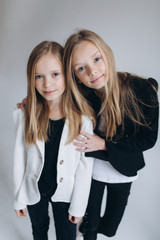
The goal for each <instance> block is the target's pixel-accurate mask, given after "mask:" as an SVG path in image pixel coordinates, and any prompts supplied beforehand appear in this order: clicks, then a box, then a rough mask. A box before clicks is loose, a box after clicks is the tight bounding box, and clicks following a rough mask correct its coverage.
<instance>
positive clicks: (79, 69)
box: [78, 66, 86, 72]
mask: <svg viewBox="0 0 160 240" xmlns="http://www.w3.org/2000/svg"><path fill="white" fill-rule="evenodd" d="M85 68H86V67H84V66H83V67H80V68H78V71H79V72H82V71H83V70H84V69H85Z"/></svg>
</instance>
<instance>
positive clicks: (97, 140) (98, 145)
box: [73, 132, 107, 152]
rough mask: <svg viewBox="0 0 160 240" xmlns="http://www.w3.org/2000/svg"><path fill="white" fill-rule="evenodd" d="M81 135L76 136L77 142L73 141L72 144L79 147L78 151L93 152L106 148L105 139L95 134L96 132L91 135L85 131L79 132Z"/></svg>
mask: <svg viewBox="0 0 160 240" xmlns="http://www.w3.org/2000/svg"><path fill="white" fill-rule="evenodd" d="M80 134H81V135H82V136H78V137H77V138H76V140H78V142H73V144H74V145H75V146H77V147H79V148H77V150H78V151H80V152H93V151H98V150H107V149H106V144H105V139H103V138H101V137H99V136H97V135H96V134H94V135H91V134H89V133H86V132H80Z"/></svg>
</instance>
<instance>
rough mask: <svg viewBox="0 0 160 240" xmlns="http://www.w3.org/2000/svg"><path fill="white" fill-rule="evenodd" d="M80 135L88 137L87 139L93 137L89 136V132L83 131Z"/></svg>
mask: <svg viewBox="0 0 160 240" xmlns="http://www.w3.org/2000/svg"><path fill="white" fill-rule="evenodd" d="M80 134H81V135H83V136H85V137H87V138H91V137H92V136H93V135H91V134H89V133H87V132H83V131H81V132H80Z"/></svg>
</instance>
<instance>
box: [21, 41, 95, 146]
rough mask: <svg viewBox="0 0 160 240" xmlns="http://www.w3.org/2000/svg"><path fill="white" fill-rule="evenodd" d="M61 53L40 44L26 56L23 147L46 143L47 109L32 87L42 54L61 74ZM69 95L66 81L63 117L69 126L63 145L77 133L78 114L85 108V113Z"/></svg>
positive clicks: (45, 43) (53, 44)
mask: <svg viewBox="0 0 160 240" xmlns="http://www.w3.org/2000/svg"><path fill="white" fill-rule="evenodd" d="M63 50H64V49H63V47H62V46H61V45H60V44H59V43H56V42H50V41H43V42H41V43H40V44H38V45H37V46H36V47H35V48H34V49H33V51H32V52H31V54H30V57H29V60H28V64H27V82H28V87H27V104H26V111H25V140H26V144H27V145H29V144H32V143H33V144H35V143H36V141H37V140H45V141H47V140H48V136H47V132H48V129H49V108H48V104H47V101H46V100H45V99H44V98H43V97H42V96H41V95H40V94H39V93H38V91H37V90H36V88H35V68H36V64H37V62H38V60H39V59H40V58H41V57H42V56H43V55H46V54H50V53H51V54H53V55H54V57H56V58H57V60H58V61H59V63H60V65H61V67H62V71H63V73H64V69H63ZM73 95H74V94H73V92H72V89H71V88H70V82H68V80H67V81H66V88H65V91H64V93H63V98H62V107H63V115H64V116H65V117H66V118H67V120H68V125H69V135H68V141H67V143H70V142H72V141H73V140H74V139H75V138H76V137H77V135H78V134H79V133H80V130H81V126H82V114H83V113H84V112H87V110H86V108H85V111H83V109H81V108H79V102H78V101H76V100H77V99H74V98H73V97H72V96H73ZM84 105H85V104H84ZM91 111H93V110H91ZM87 113H88V112H87ZM86 115H87V114H86ZM93 115H94V114H93ZM87 116H88V117H90V119H93V117H92V115H91V114H88V115H87Z"/></svg>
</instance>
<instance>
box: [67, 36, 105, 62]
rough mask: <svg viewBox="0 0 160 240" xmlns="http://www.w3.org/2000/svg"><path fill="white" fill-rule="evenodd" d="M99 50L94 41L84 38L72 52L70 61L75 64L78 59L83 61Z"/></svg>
mask: <svg viewBox="0 0 160 240" xmlns="http://www.w3.org/2000/svg"><path fill="white" fill-rule="evenodd" d="M99 52H100V50H99V49H98V47H97V46H96V45H95V44H94V43H92V42H90V41H86V40H85V41H82V42H81V43H80V44H79V45H78V46H77V48H76V49H75V50H74V52H73V55H72V63H75V64H77V63H76V62H77V61H79V60H81V61H85V60H86V59H87V58H89V57H93V56H94V55H95V54H97V53H99Z"/></svg>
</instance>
